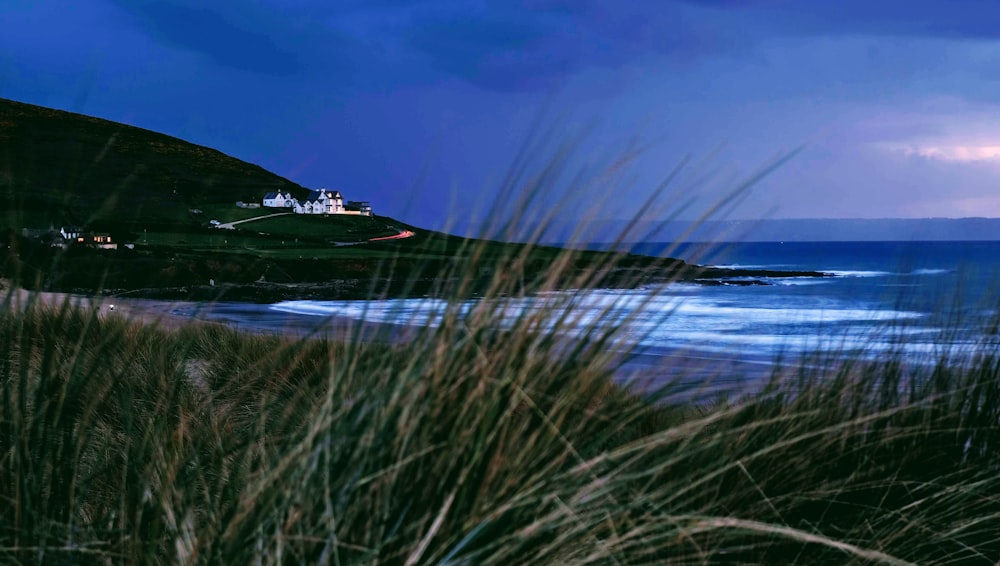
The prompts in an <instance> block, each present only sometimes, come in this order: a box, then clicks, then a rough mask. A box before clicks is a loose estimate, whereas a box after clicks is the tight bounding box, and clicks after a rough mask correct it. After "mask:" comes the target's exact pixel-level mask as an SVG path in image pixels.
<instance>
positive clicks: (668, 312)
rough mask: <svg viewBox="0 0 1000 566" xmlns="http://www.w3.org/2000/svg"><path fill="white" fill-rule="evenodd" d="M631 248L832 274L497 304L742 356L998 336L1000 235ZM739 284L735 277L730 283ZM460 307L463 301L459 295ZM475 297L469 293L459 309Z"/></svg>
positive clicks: (636, 345) (406, 312)
mask: <svg viewBox="0 0 1000 566" xmlns="http://www.w3.org/2000/svg"><path fill="white" fill-rule="evenodd" d="M632 251H634V252H637V253H646V254H650V255H669V256H670V257H680V258H682V259H685V260H688V261H690V262H693V263H698V264H702V265H716V266H720V267H732V268H750V269H762V270H795V271H801V270H809V271H819V272H823V273H826V274H829V275H830V276H829V277H792V278H755V279H758V280H759V282H760V283H765V284H763V285H740V284H738V283H739V279H740V278H737V277H734V278H723V279H722V282H723V283H724V284H723V285H719V286H707V285H701V284H695V283H672V284H664V285H656V286H649V287H643V288H638V289H587V290H567V291H565V292H561V293H554V294H548V295H542V296H535V297H524V298H513V299H506V300H505V302H504V304H503V305H502V309H500V310H498V311H496V312H494V315H495V316H496V317H497V319H498V320H497V322H499V323H501V324H512V323H513V321H514V320H516V319H517V318H518V317H520V316H524V315H525V314H526V313H529V312H533V311H536V310H538V309H552V308H553V307H555V308H556V309H557V310H558V311H559V312H561V311H562V310H563V309H570V310H571V311H572V313H573V316H572V317H570V318H569V319H568V320H569V323H568V324H567V322H566V321H562V322H561V323H559V324H558V331H559V332H562V333H565V334H568V335H573V334H587V333H593V332H595V331H596V332H599V331H601V330H602V329H609V328H614V329H615V332H616V334H615V341H614V342H613V344H612V346H610V347H613V348H618V349H620V350H621V351H622V352H631V353H633V354H636V353H637V354H641V355H642V356H644V357H645V358H646V359H647V360H650V359H655V358H656V357H657V356H667V355H677V352H678V351H683V352H687V353H688V354H689V355H700V354H705V355H711V356H728V357H733V358H740V359H743V360H769V359H776V358H779V357H783V358H789V357H793V358H799V357H802V356H808V355H812V354H816V353H823V352H826V353H832V354H837V355H851V356H860V357H868V358H877V357H880V356H885V355H887V354H894V355H901V356H904V357H905V358H906V359H908V360H911V361H914V362H917V363H920V362H930V361H934V360H937V359H939V358H940V357H941V356H942V355H948V356H953V357H954V356H961V355H963V354H968V353H970V352H975V351H981V350H982V348H983V347H984V346H983V345H984V344H987V345H988V344H992V343H993V342H991V340H992V336H993V333H994V332H995V329H996V324H995V323H996V320H997V319H998V314H1000V308H998V307H1000V295H998V294H997V291H998V288H997V284H998V283H1000V242H822V243H807V242H787V243H780V242H768V243H739V244H713V245H712V246H705V245H700V244H686V245H683V246H679V247H676V246H672V245H670V244H666V243H643V244H639V245H636V246H634V247H633V248H632ZM725 283H729V284H725ZM453 306H454V305H453ZM444 307H445V303H444V302H443V301H440V300H436V299H421V298H412V299H391V300H379V301H286V302H281V303H277V304H274V305H271V306H270V307H269V309H270V310H271V312H272V313H274V314H275V315H282V316H287V317H294V318H302V317H306V318H309V319H312V320H316V321H319V320H322V318H323V317H332V316H335V317H348V318H355V319H359V320H366V321H370V322H379V323H391V324H401V325H410V326H424V325H434V324H436V322H437V320H438V317H439V316H440V313H441V312H442V309H443V308H444ZM476 307H477V303H476V302H475V301H469V302H466V303H463V304H461V305H457V308H460V309H464V310H471V309H473V308H476Z"/></svg>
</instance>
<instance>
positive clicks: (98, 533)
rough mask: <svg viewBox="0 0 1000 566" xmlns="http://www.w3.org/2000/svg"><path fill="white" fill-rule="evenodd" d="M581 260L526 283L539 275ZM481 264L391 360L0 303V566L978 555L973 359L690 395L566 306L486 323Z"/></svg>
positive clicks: (991, 352) (352, 349) (828, 373)
mask: <svg viewBox="0 0 1000 566" xmlns="http://www.w3.org/2000/svg"><path fill="white" fill-rule="evenodd" d="M470 242H471V241H470ZM470 245H473V244H471V243H470ZM468 251H470V253H469V254H467V256H468V257H470V258H473V259H470V261H474V258H475V257H476V254H475V250H468ZM527 253H530V251H524V250H521V251H518V248H511V255H510V256H509V257H506V258H504V261H506V262H507V263H508V264H510V265H516V264H517V261H518V258H519V257H520V256H519V255H518V254H527ZM579 253H581V252H574V251H566V252H565V253H564V254H562V255H560V256H559V257H558V258H556V260H555V261H554V262H553V266H552V269H551V270H550V272H548V274H547V275H546V276H545V277H543V278H542V279H540V280H538V281H535V282H533V283H532V284H531V290H534V291H544V290H548V289H551V288H553V287H554V286H555V285H556V283H555V282H556V281H559V279H560V277H559V275H558V273H559V271H560V269H562V268H563V267H564V266H568V265H571V264H573V263H574V261H575V259H576V258H575V256H576V255H578V254H579ZM454 269H455V270H456V272H468V271H474V264H471V263H470V264H456V266H455V268H454ZM496 272H497V273H498V275H496V276H495V277H494V278H493V282H492V285H491V287H490V288H489V289H488V290H487V292H486V294H485V297H486V298H485V299H484V300H481V301H478V302H476V303H475V306H474V307H473V308H472V309H463V308H460V307H459V303H458V302H454V303H453V302H445V303H444V306H443V307H442V312H441V313H440V321H439V324H437V325H436V326H434V327H429V328H426V329H424V330H422V331H420V332H419V333H418V334H417V335H416V337H414V338H413V340H412V341H411V342H408V343H406V344H404V345H384V344H374V343H369V342H365V341H363V340H360V339H348V340H344V341H333V340H324V339H320V338H315V339H305V340H303V339H291V338H282V337H277V336H260V335H250V334H241V333H239V332H236V331H233V330H230V329H226V328H222V327H219V326H212V325H198V324H192V325H189V326H187V327H184V328H181V329H179V330H168V329H166V328H160V327H158V326H156V325H142V324H140V323H138V322H135V321H130V320H127V319H124V318H121V317H118V316H115V315H109V314H108V313H106V312H105V313H99V312H98V311H96V310H93V309H87V308H80V307H76V306H73V305H70V304H64V305H61V306H58V305H57V306H52V305H45V304H42V303H41V302H33V303H29V304H28V305H26V306H23V307H18V308H14V306H15V305H13V304H11V305H8V306H9V307H10V308H7V309H4V311H3V314H2V315H0V339H2V340H3V342H4V343H5V344H7V345H8V349H7V354H6V355H5V356H3V357H2V358H0V562H4V563H8V562H9V563H43V564H50V563H51V564H66V563H73V564H87V563H93V564H108V563H111V564H162V563H185V564H193V563H204V564H215V563H231V564H252V563H263V564H286V563H289V564H293V563H333V564H366V563H392V564H395V563H400V564H564V563H581V564H582V563H598V564H630V563H677V564H686V563H715V562H736V563H801V564H815V563H890V564H903V563H927V562H936V563H983V564H992V563H995V562H996V561H997V559H998V557H1000V539H998V537H997V536H996V534H997V533H998V532H1000V474H998V473H997V472H998V465H1000V450H998V448H1000V446H998V444H1000V429H998V419H1000V357H998V356H997V355H996V350H995V349H994V348H992V347H991V346H990V345H984V346H983V347H982V348H981V352H980V353H979V356H978V358H977V359H976V362H975V363H974V364H972V365H971V366H968V367H962V366H958V365H956V364H951V363H949V361H948V360H947V359H943V360H941V362H940V363H939V364H937V365H936V366H935V367H934V368H933V369H932V370H931V371H929V372H928V373H926V374H915V373H911V372H910V370H907V369H905V367H904V366H903V365H902V364H901V363H900V362H899V360H894V359H886V360H883V361H881V362H877V363H873V364H872V363H869V364H860V363H854V364H852V363H847V362H845V363H842V364H837V365H830V366H829V367H827V368H826V369H822V370H811V369H808V368H807V367H803V368H802V369H800V370H797V371H789V372H787V373H783V374H780V375H776V376H775V378H774V380H773V381H772V383H770V384H769V385H768V386H767V387H766V388H764V390H762V391H759V392H756V393H753V394H750V395H747V396H745V397H733V398H730V399H726V400H718V401H715V402H711V403H708V402H701V403H692V402H691V401H690V399H689V398H688V397H685V396H680V395H678V396H672V395H671V390H670V389H669V387H667V388H666V389H664V390H663V391H659V392H657V394H656V395H640V394H638V393H633V392H630V391H629V390H627V389H625V388H622V387H620V386H618V385H615V384H614V382H613V381H612V379H611V377H612V371H613V369H614V364H615V363H616V362H615V359H614V358H613V357H612V355H611V354H609V353H608V348H607V343H608V341H609V340H612V339H613V338H614V334H615V330H614V329H610V330H609V329H606V327H601V328H604V329H599V328H598V327H596V326H595V327H594V329H593V331H592V332H590V333H588V334H586V335H584V336H582V337H577V338H574V339H572V340H568V339H565V338H560V337H559V336H560V335H559V333H558V330H559V328H560V327H561V326H560V325H568V324H569V322H568V321H569V320H571V318H572V317H573V316H574V311H573V308H572V301H571V300H570V299H571V294H568V295H558V296H556V298H555V299H553V300H552V301H551V302H549V303H548V304H547V306H546V308H543V309H538V310H533V311H526V312H525V313H524V314H522V315H521V316H519V317H518V318H516V319H515V320H513V321H512V322H509V323H508V324H506V325H505V326H504V327H503V328H500V327H499V325H498V324H497V321H498V320H500V318H501V317H500V316H499V313H500V312H501V311H502V310H503V309H504V308H505V306H506V302H505V301H506V299H505V298H506V297H509V296H511V295H512V294H513V293H512V290H513V289H514V288H515V286H517V288H518V289H520V290H521V291H523V289H521V287H520V285H522V282H519V281H513V280H512V278H510V277H505V276H504V275H505V274H506V273H509V271H505V270H497V271H496ZM598 278H599V274H598V273H597V272H595V273H594V274H593V275H592V276H591V278H587V277H582V276H581V278H580V279H579V280H578V281H576V282H575V283H576V284H575V285H574V287H575V288H580V289H587V288H588V287H589V286H590V285H592V284H593V282H594V281H597V280H598ZM442 280H447V281H452V283H450V284H451V285H455V286H456V287H455V288H450V289H441V290H439V291H440V292H441V293H442V295H443V296H456V297H458V296H466V293H464V292H463V289H462V288H461V287H462V285H463V284H464V283H463V280H462V279H455V278H443V279H442ZM563 283H564V282H560V283H559V285H562V284H563ZM560 296H567V297H569V298H568V299H566V300H565V302H561V301H563V299H560V298H559V297H560ZM609 308H611V309H613V308H614V307H613V306H612V307H609ZM553 321H554V322H553ZM553 324H554V326H553ZM811 367H814V366H811Z"/></svg>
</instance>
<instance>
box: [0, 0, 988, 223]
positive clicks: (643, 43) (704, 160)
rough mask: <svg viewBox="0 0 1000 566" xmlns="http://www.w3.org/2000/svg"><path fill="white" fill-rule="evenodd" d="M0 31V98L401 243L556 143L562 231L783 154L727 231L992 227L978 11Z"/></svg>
mask: <svg viewBox="0 0 1000 566" xmlns="http://www.w3.org/2000/svg"><path fill="white" fill-rule="evenodd" d="M0 21H2V22H3V33H2V34H0V96H2V97H6V98H12V99H15V100H19V101H23V102H30V103H34V104H41V105H44V106H51V107H56V108H61V109H65V110H72V111H76V112H82V113H85V114H92V115H96V116H100V117H103V118H107V119H111V120H116V121H122V122H126V123H129V124H133V125H136V126H140V127H144V128H149V129H152V130H157V131H161V132H164V133H167V134H171V135H175V136H179V137H181V138H183V139H186V140H188V141H192V142H195V143H199V144H203V145H207V146H211V147H215V148H217V149H220V150H222V151H224V152H226V153H228V154H230V155H233V156H235V157H238V158H241V159H244V160H247V161H250V162H253V163H258V164H260V165H262V166H264V167H265V168H267V169H270V170H272V171H274V172H276V173H278V174H280V175H282V176H285V177H288V178H289V179H292V180H293V181H296V182H298V183H300V184H302V185H305V186H308V187H318V186H327V187H331V188H337V189H340V190H341V191H343V193H344V195H345V197H346V198H348V199H364V200H370V201H372V202H373V204H374V205H375V207H376V212H377V213H382V214H388V215H390V216H394V217H397V218H400V219H403V220H406V221H409V222H411V223H414V224H417V225H421V226H425V227H441V226H445V225H447V223H448V222H449V221H452V220H455V219H459V220H461V221H463V222H464V221H465V220H467V219H469V218H472V217H475V216H476V215H477V214H481V213H483V211H484V209H485V210H489V209H490V207H491V206H493V205H491V203H492V202H493V199H494V198H495V197H497V196H498V195H499V197H500V198H501V199H505V198H513V197H512V195H513V194H514V193H516V192H517V190H516V189H517V187H516V186H515V187H510V186H507V185H505V178H506V176H507V174H508V172H509V170H510V169H511V166H512V165H513V164H515V163H517V162H521V163H524V164H525V165H526V167H527V170H528V171H529V172H530V171H535V172H537V171H538V170H539V169H538V167H540V166H541V165H544V164H545V163H553V162H555V161H557V159H556V158H555V157H554V155H556V152H558V151H559V150H560V149H563V148H566V147H567V145H571V146H572V151H570V152H569V157H568V158H567V159H566V160H565V163H564V165H565V171H563V172H562V174H561V175H559V176H557V177H556V178H555V179H554V180H552V181H546V184H545V188H544V190H543V192H542V194H541V195H540V198H541V201H542V202H543V203H545V202H549V201H550V200H554V199H555V197H553V196H552V194H554V193H557V192H560V191H562V192H560V194H563V193H564V192H565V191H571V194H572V195H574V197H577V198H578V199H579V203H580V204H579V205H578V206H568V207H567V208H566V209H564V210H565V216H570V217H571V216H573V215H576V214H583V213H593V212H594V210H598V212H597V213H596V216H598V217H602V218H604V217H624V216H627V215H630V214H632V213H634V212H635V211H636V210H637V209H639V208H640V206H641V204H642V202H643V201H644V200H645V198H646V197H647V195H649V194H650V192H651V191H652V190H653V189H654V188H655V186H656V185H657V184H658V183H659V182H660V181H661V180H662V179H663V178H664V177H665V176H666V175H667V174H668V173H669V172H670V171H671V170H672V169H673V168H674V167H675V166H676V165H677V164H678V163H679V162H680V161H681V160H682V159H684V158H685V157H691V158H692V161H691V162H690V164H689V165H688V166H687V167H686V168H685V170H684V173H683V174H682V175H681V178H680V179H679V180H677V181H676V182H675V184H674V187H675V188H676V192H675V193H672V194H671V195H670V196H669V198H668V200H667V201H666V206H665V209H664V210H665V212H664V214H665V213H667V212H669V211H670V210H671V209H672V206H671V205H673V204H675V203H681V202H687V200H688V199H695V204H694V206H693V207H692V208H690V209H689V210H688V211H687V212H686V213H685V214H694V213H695V212H696V211H699V210H703V209H704V208H705V207H707V206H709V205H710V204H712V203H713V202H717V201H718V199H719V198H720V195H722V194H724V193H725V191H728V190H730V189H732V188H733V187H735V186H736V185H737V183H738V181H739V180H740V179H741V178H745V177H747V176H748V175H750V174H752V173H753V172H754V171H756V170H758V169H760V168H761V167H763V166H766V165H767V164H768V163H769V162H771V161H773V160H774V159H775V158H777V157H779V156H781V155H782V154H784V153H787V152H789V151H791V150H794V149H795V148H797V147H799V146H803V149H802V151H801V153H799V154H798V155H797V156H795V157H794V158H793V159H792V160H791V161H790V162H789V163H787V164H786V165H784V166H783V167H781V168H779V169H778V170H777V171H776V172H774V173H772V174H771V175H769V176H767V177H766V178H765V179H764V180H763V181H762V182H761V183H760V184H759V185H757V186H756V187H755V188H754V189H753V192H752V193H750V194H748V195H746V198H744V199H743V200H742V201H740V203H739V205H738V206H737V207H736V208H735V209H733V210H732V211H731V212H730V216H731V217H735V218H760V217H765V216H767V217H773V218H802V217H806V218H812V217H827V218H838V217H845V218H846V217H860V218H878V217H923V216H946V217H963V216H991V217H997V216H1000V184H998V182H1000V3H997V2H994V1H993V0H980V1H974V0H948V1H944V0H938V1H928V0H864V1H859V0H837V1H831V0H757V1H753V0H746V1H736V0H732V1H726V0H718V1H709V0H701V1H695V0H690V1H671V0H614V1H612V0H602V1H598V0H521V1H514V0H511V1H507V0H479V1H449V2H443V1H435V0H424V1H421V0H371V1H363V0H337V1H330V0H240V1H237V0H213V1H212V2H204V1H203V0H83V1H80V2H63V1H59V0H6V1H5V2H4V3H3V5H2V7H0ZM539 121H540V122H541V123H542V128H541V130H540V131H541V132H542V133H541V134H536V135H535V137H534V138H531V139H534V140H535V141H534V142H533V143H532V145H531V147H530V148H529V150H528V151H527V152H526V153H525V154H523V155H522V157H520V158H518V155H519V151H520V150H521V149H522V148H524V147H525V145H526V142H527V140H529V138H530V137H531V132H532V127H533V125H534V124H536V123H537V122H539ZM637 146H638V147H641V151H640V152H639V153H638V155H637V156H636V157H634V159H631V160H629V161H628V163H627V164H626V165H625V166H624V167H621V168H614V171H613V172H610V171H608V168H610V167H613V166H614V164H615V163H616V161H617V160H619V159H621V158H622V157H623V156H625V155H629V151H630V149H632V148H635V147H637ZM519 159H520V161H518V160H519ZM508 184H509V183H508ZM598 205H599V207H598Z"/></svg>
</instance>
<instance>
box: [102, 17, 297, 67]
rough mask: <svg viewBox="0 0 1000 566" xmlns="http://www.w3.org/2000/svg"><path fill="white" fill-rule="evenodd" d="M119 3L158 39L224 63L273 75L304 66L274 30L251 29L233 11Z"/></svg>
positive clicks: (262, 26)
mask: <svg viewBox="0 0 1000 566" xmlns="http://www.w3.org/2000/svg"><path fill="white" fill-rule="evenodd" d="M119 5H120V6H121V7H123V8H125V9H126V10H128V11H129V12H130V13H132V14H133V15H135V16H136V18H137V20H138V21H139V22H140V24H141V25H142V27H143V28H144V29H146V30H147V32H149V33H150V34H151V35H153V36H154V37H156V38H157V39H158V40H160V41H162V42H165V43H169V44H172V45H176V46H178V47H181V48H184V49H190V50H193V51H196V52H199V53H202V54H204V55H206V56H208V57H210V58H211V59H212V60H214V61H215V62H216V63H218V64H220V65H223V66H226V67H231V68H234V69H240V70H244V71H252V72H257V73H265V74H272V75H290V74H293V73H295V72H296V71H298V70H299V68H300V61H299V59H298V57H297V56H296V54H295V53H294V52H292V51H289V50H287V49H283V48H281V47H279V46H277V45H276V44H275V42H274V40H273V39H272V35H271V34H270V33H263V32H260V31H256V30H254V29H252V28H251V29H247V28H246V27H245V24H241V23H237V21H236V19H235V18H233V17H231V16H230V15H228V14H226V13H222V12H216V11H213V10H211V9H207V8H203V7H200V6H202V4H198V5H186V4H184V3H178V2H166V1H152V2H124V1H122V2H120V3H119ZM208 5H211V4H208ZM260 23H261V24H265V23H266V22H260ZM260 28H261V29H266V28H265V26H264V25H261V26H260Z"/></svg>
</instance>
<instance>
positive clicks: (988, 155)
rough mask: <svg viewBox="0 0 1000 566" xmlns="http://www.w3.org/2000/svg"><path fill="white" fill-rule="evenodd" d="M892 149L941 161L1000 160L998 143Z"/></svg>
mask: <svg viewBox="0 0 1000 566" xmlns="http://www.w3.org/2000/svg"><path fill="white" fill-rule="evenodd" d="M892 149H894V150H896V151H900V152H902V153H903V154H904V155H907V156H917V157H924V158H927V159H937V160H941V161H957V162H963V163H967V162H972V161H993V160H1000V145H950V146H949V145H926V146H913V145H911V146H902V147H900V146H897V147H893V148H892Z"/></svg>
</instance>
